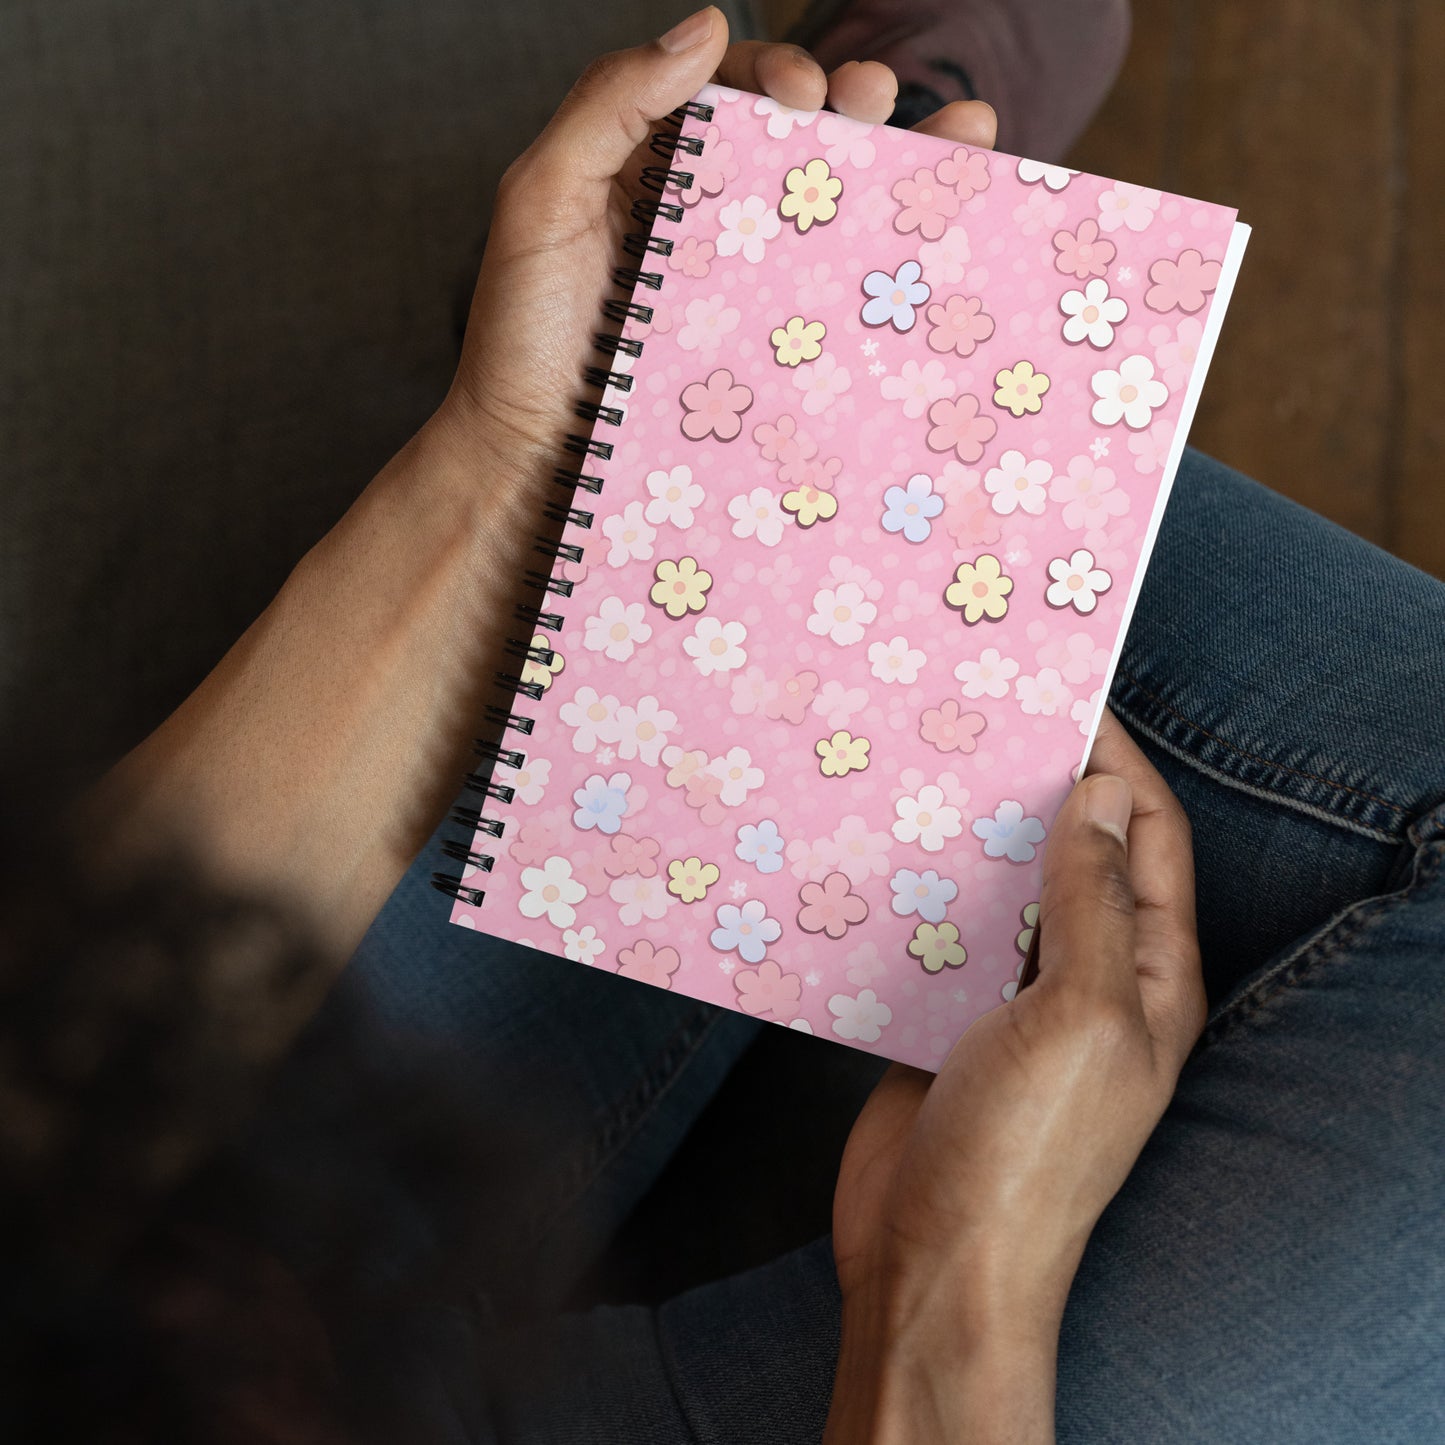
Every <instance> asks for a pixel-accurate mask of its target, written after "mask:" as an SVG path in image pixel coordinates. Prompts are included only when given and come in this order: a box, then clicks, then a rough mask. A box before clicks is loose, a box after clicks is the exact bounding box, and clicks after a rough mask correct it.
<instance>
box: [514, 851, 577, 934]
mask: <svg viewBox="0 0 1445 1445" xmlns="http://www.w3.org/2000/svg"><path fill="white" fill-rule="evenodd" d="M521 884H522V896H521V897H520V898H519V899H518V900H517V912H518V913H520V914H521V915H522V917H523V918H542V917H543V916H545V917H546V919H547V922H548V923H550V924H551V925H552V926H553V928H570V927H571V926H572V925H573V924H574V923H575V922H576V921H577V910H576V908H574V907H573V906H572V905H573V904H575V903H581V901H582V900H583V899H584V898H585V897H586V896H587V890H586V889H585V888H584V887H583V886H582V885H581V883H579V882H578V881H577V880H576V879H575V878H574V877H573V876H572V865H571V864H570V863H569V862H568V861H567V860H566V859H565V858H561V857H554V858H548V859H547V860H546V861H545V862H544V863H543V864H542V866H541V867H540V868H523V869H522V877H521Z"/></svg>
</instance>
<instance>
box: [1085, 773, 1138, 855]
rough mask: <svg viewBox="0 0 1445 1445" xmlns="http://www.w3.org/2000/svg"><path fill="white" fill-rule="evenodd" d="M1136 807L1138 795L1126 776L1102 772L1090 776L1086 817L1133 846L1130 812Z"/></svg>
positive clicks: (1095, 824) (1086, 799)
mask: <svg viewBox="0 0 1445 1445" xmlns="http://www.w3.org/2000/svg"><path fill="white" fill-rule="evenodd" d="M1133 810H1134V794H1133V791H1132V790H1131V789H1130V787H1129V785H1128V783H1126V782H1125V781H1124V779H1123V778H1116V777H1114V776H1113V774H1111V773H1100V774H1099V775H1098V776H1097V777H1094V778H1090V779H1089V787H1088V791H1087V792H1086V793H1085V794H1084V817H1085V818H1086V819H1087V820H1088V821H1089V822H1090V823H1092V824H1093V825H1094V826H1095V827H1096V828H1102V829H1103V830H1104V831H1105V832H1106V833H1109V834H1111V835H1112V836H1113V837H1115V838H1117V839H1118V840H1119V842H1120V843H1122V844H1123V845H1124V847H1126V848H1127V847H1128V846H1129V815H1130V814H1131V813H1132V812H1133Z"/></svg>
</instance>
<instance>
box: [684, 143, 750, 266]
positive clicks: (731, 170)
mask: <svg viewBox="0 0 1445 1445" xmlns="http://www.w3.org/2000/svg"><path fill="white" fill-rule="evenodd" d="M675 169H676V170H680V171H691V172H692V185H690V186H689V187H688V188H687V189H686V190H685V191H679V192H678V193H677V198H678V200H680V201H681V202H682V203H683V205H684V206H695V205H696V204H697V203H698V202H699V201H700V200H702V198H703V197H704V196H715V195H717V194H718V193H719V192H720V191H721V190H722V188H723V187H724V186H725V185H727V183H728V182H729V181H735V180H737V178H738V176H739V174H740V173H741V171H742V166H741V165H740V164H739V163H738V160H737V158H736V157H735V156H734V154H733V143H732V142H731V141H730V140H724V139H723V138H722V131H720V130H719V129H718V128H717V126H715V125H710V126H708V128H707V129H706V130H705V131H704V132H703V134H702V154H701V155H697V156H686V157H684V156H681V155H680V156H678V157H677V164H676V166H675ZM704 274H705V273H704Z"/></svg>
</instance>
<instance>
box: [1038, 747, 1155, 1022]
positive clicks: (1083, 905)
mask: <svg viewBox="0 0 1445 1445" xmlns="http://www.w3.org/2000/svg"><path fill="white" fill-rule="evenodd" d="M1132 810H1133V790H1132V789H1131V788H1130V786H1129V784H1128V782H1127V781H1126V780H1125V779H1123V778H1120V777H1115V776H1114V775H1112V774H1110V773H1096V774H1094V775H1093V776H1092V777H1088V778H1085V779H1084V780H1083V781H1082V782H1081V783H1079V785H1078V786H1077V787H1076V788H1075V789H1074V791H1073V792H1072V793H1071V794H1070V795H1069V798H1068V800H1067V802H1065V804H1064V806H1063V808H1062V809H1060V811H1059V816H1058V819H1057V820H1056V821H1055V823H1054V826H1053V830H1052V831H1051V832H1050V834H1049V842H1048V847H1047V848H1046V849H1045V852H1044V882H1043V892H1042V893H1041V895H1040V899H1039V942H1040V957H1039V981H1040V983H1042V982H1043V981H1044V980H1045V978H1046V977H1047V978H1052V979H1055V980H1057V984H1056V985H1055V986H1056V987H1065V988H1067V989H1069V990H1070V991H1071V992H1078V993H1079V994H1082V995H1084V996H1085V997H1088V998H1091V999H1094V1000H1097V1001H1099V1002H1108V1001H1112V1002H1115V1003H1119V1004H1123V1005H1125V1006H1128V1007H1131V1008H1132V1009H1133V1010H1138V1009H1139V1008H1140V1007H1141V1005H1140V1001H1139V988H1138V982H1137V980H1136V977H1135V971H1134V943H1135V931H1136V926H1137V925H1136V922H1135V915H1134V903H1135V898H1134V886H1133V883H1132V882H1131V881H1130V878H1129V844H1128V829H1129V818H1130V815H1131V813H1132Z"/></svg>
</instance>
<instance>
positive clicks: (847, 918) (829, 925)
mask: <svg viewBox="0 0 1445 1445" xmlns="http://www.w3.org/2000/svg"><path fill="white" fill-rule="evenodd" d="M798 898H799V899H800V901H801V902H802V905H803V906H802V907H801V908H800V909H798V927H799V928H801V929H802V930H803V932H804V933H826V934H827V935H828V937H829V938H842V936H843V935H844V934H845V933H847V931H848V930H849V928H851V927H852V926H853V925H854V924H855V923H862V921H863V920H864V919H865V918H867V917H868V905H867V904H866V903H865V902H864V901H863V900H862V899H861V898H860V897H859V896H858V895H857V894H856V893H854V892H853V886H852V884H851V883H850V882H849V881H848V875H847V874H846V873H830V874H829V875H828V876H827V877H826V878H825V879H824V880H823V881H822V882H821V883H805V884H803V886H802V887H801V888H800V889H799V890H798Z"/></svg>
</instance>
